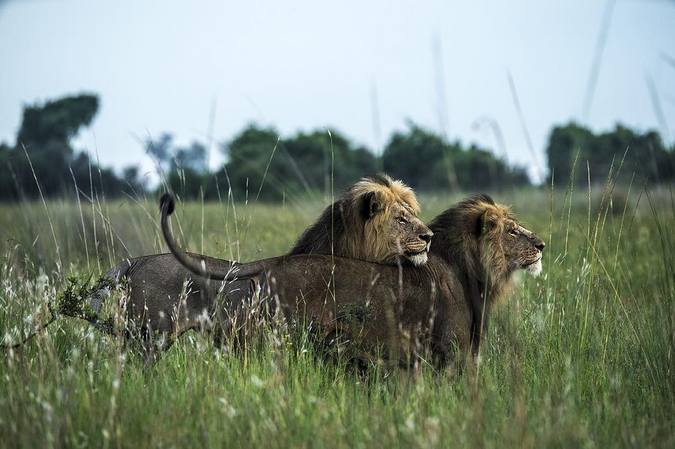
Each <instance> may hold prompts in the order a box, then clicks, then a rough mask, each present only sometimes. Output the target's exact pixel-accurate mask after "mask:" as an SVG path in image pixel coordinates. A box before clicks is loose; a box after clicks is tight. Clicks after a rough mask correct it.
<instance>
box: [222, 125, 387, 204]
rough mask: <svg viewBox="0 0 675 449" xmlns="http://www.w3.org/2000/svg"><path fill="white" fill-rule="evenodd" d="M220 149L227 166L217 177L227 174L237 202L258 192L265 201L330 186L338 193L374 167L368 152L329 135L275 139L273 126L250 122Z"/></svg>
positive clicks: (338, 135)
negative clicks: (267, 126)
mask: <svg viewBox="0 0 675 449" xmlns="http://www.w3.org/2000/svg"><path fill="white" fill-rule="evenodd" d="M222 148H223V151H224V153H225V155H226V157H227V164H226V166H225V167H224V168H223V169H222V170H221V172H220V173H219V174H218V179H219V180H222V179H225V171H227V174H228V175H229V179H230V182H231V185H232V189H233V192H234V193H235V195H236V198H238V199H244V198H246V197H249V198H255V197H257V196H258V192H260V198H262V199H266V200H279V199H281V198H282V197H284V196H286V197H289V196H293V195H298V194H302V193H303V192H324V193H326V194H327V193H328V192H329V190H330V188H331V185H332V187H333V189H334V191H335V192H339V191H340V190H341V189H342V188H344V187H345V186H346V185H347V184H349V183H352V182H354V181H356V180H357V179H358V178H360V177H362V176H364V175H367V174H370V173H373V172H374V171H375V169H376V160H375V156H374V155H373V154H372V153H371V152H370V151H368V150H367V149H365V148H363V147H355V146H354V145H353V144H352V143H351V142H350V141H349V139H348V138H347V137H345V136H344V135H342V134H341V133H339V132H335V131H332V132H330V133H329V132H327V131H325V130H316V131H312V132H310V133H302V132H300V133H297V134H296V135H294V136H291V137H289V138H286V139H283V140H280V139H279V137H278V133H277V131H276V130H274V129H273V128H262V127H259V126H257V125H255V124H251V125H249V126H247V127H246V128H245V129H244V130H243V131H242V132H241V133H239V134H238V135H236V136H235V137H234V138H233V139H232V140H231V141H230V142H228V143H226V144H224V145H223V146H222ZM331 181H332V184H331ZM263 182H264V185H263ZM261 186H262V188H261Z"/></svg>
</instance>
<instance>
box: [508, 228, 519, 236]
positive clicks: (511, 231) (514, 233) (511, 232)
mask: <svg viewBox="0 0 675 449" xmlns="http://www.w3.org/2000/svg"><path fill="white" fill-rule="evenodd" d="M509 235H512V236H514V237H518V232H517V231H516V230H515V229H511V230H510V231H509Z"/></svg>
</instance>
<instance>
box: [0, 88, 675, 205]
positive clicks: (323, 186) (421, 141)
mask: <svg viewBox="0 0 675 449" xmlns="http://www.w3.org/2000/svg"><path fill="white" fill-rule="evenodd" d="M98 109H99V99H98V97H97V96H96V95H92V94H82V95H77V96H68V97H64V98H60V99H56V100H51V101H47V102H45V103H38V104H32V105H27V106H25V107H24V110H23V116H22V120H21V125H20V128H19V131H18V133H17V137H16V143H15V144H14V145H13V146H10V145H9V144H5V143H3V144H0V167H1V169H2V172H3V173H5V175H4V176H2V177H0V200H4V201H20V200H31V199H36V198H39V196H40V195H43V196H44V197H49V198H52V197H67V196H72V195H73V193H74V192H75V191H76V189H77V192H78V194H79V195H85V196H91V195H94V196H98V197H102V196H105V197H107V198H112V197H117V196H120V195H123V194H128V195H133V196H137V195H142V194H146V193H154V192H153V190H164V189H171V190H173V191H175V192H177V193H178V194H180V195H181V196H183V197H184V198H201V197H204V198H205V199H213V198H217V197H218V196H220V195H224V194H228V193H229V192H231V193H232V194H233V195H234V197H235V199H238V200H244V199H247V198H251V199H252V198H258V199H262V200H267V201H279V200H283V199H285V198H291V197H294V196H297V195H303V194H307V193H315V192H324V193H325V192H329V191H331V190H333V191H335V192H338V191H339V190H340V189H342V188H344V187H345V186H347V185H348V184H350V183H352V182H354V181H355V180H357V179H358V178H360V177H362V176H364V175H368V174H372V173H375V172H378V171H384V172H387V173H389V174H390V175H391V176H393V177H395V178H401V179H404V180H405V181H406V182H407V183H408V184H409V185H411V186H412V187H413V188H415V189H417V190H420V191H432V190H465V191H477V190H490V191H495V190H500V189H509V188H516V187H522V186H527V185H530V179H529V178H528V176H527V173H526V170H525V168H524V167H520V166H517V165H512V164H509V163H507V161H506V160H504V159H503V158H500V157H497V156H495V155H494V153H492V152H491V151H489V150H487V149H485V148H480V147H478V146H475V145H470V146H464V145H463V144H462V143H461V142H459V141H454V142H449V141H447V139H445V138H443V137H442V136H440V135H438V134H436V133H434V132H432V131H430V130H428V129H425V128H423V127H420V126H418V125H416V124H414V123H412V122H409V123H408V124H407V127H406V129H405V130H404V131H398V132H395V133H394V134H393V135H392V136H391V137H390V138H389V141H388V142H387V144H386V145H385V147H384V149H383V151H382V154H381V155H379V156H376V155H375V154H374V153H373V152H372V151H371V150H369V149H368V148H366V147H364V146H362V145H358V144H355V143H354V142H352V141H351V140H350V139H349V138H348V137H347V136H345V135H343V134H341V133H339V132H336V131H334V130H330V131H329V130H325V129H322V130H314V131H311V132H298V133H296V134H294V135H291V136H287V137H280V136H279V133H278V132H277V131H276V130H275V129H274V128H271V127H263V126H259V125H256V124H249V125H248V126H246V127H245V128H244V129H243V130H241V131H240V132H239V133H238V134H237V135H235V136H234V137H233V138H232V139H230V140H228V141H225V142H223V143H221V144H220V145H218V150H219V151H221V152H222V153H223V154H224V155H225V162H224V163H223V164H222V166H221V167H220V168H219V169H217V170H214V171H212V170H210V169H209V166H208V149H207V146H206V145H205V144H204V143H202V142H197V141H195V142H193V143H191V144H190V145H187V146H180V145H177V144H176V143H175V142H174V140H173V137H172V136H171V134H169V133H165V134H162V135H160V136H159V137H158V138H155V139H147V140H146V141H145V142H144V150H145V151H146V153H147V154H148V155H150V156H151V157H152V158H153V159H154V160H155V162H156V163H157V166H158V167H159V168H160V171H161V173H162V180H163V182H162V184H161V185H160V186H158V187H156V188H151V187H149V186H148V185H147V183H146V182H145V181H144V179H143V178H142V176H141V175H140V170H139V168H138V167H137V166H133V165H132V166H128V167H125V168H124V169H122V170H121V172H115V171H114V170H112V169H110V168H104V167H101V166H100V164H98V163H97V162H96V161H95V160H92V158H90V157H89V156H88V155H87V153H85V152H83V151H77V150H76V149H75V148H73V144H72V140H73V138H74V137H75V136H76V135H77V134H78V133H79V132H80V130H82V129H83V128H84V127H86V126H88V125H89V124H90V123H91V122H92V120H93V119H94V117H95V116H96V113H97V112H98ZM627 148H629V151H628V152H626V151H625V150H626V149H627ZM674 154H675V150H674V149H673V148H670V149H669V148H666V147H665V145H664V143H663V142H662V140H661V138H660V137H659V135H658V133H656V132H654V131H648V132H646V133H644V134H641V133H639V132H636V131H633V130H630V129H628V128H626V127H623V126H620V125H619V126H617V127H616V129H615V130H613V131H611V132H608V133H603V134H597V135H596V134H594V133H593V132H591V131H590V130H588V129H586V128H584V127H582V126H580V125H577V124H574V123H570V124H568V125H565V126H558V127H555V128H554V129H553V131H552V133H551V135H550V139H549V142H548V145H547V149H546V155H547V159H548V169H549V174H550V176H552V177H553V179H554V182H556V183H558V184H560V183H568V182H570V181H573V182H575V183H583V182H587V181H586V180H587V177H588V176H587V171H588V170H590V172H591V174H592V176H593V179H596V180H597V179H602V178H603V177H604V176H606V175H607V174H608V173H609V172H610V170H611V169H612V167H613V168H614V169H616V168H617V167H618V165H619V163H621V162H622V164H623V166H622V173H623V174H624V176H626V177H627V176H632V174H633V173H635V174H636V175H637V176H639V177H640V178H641V179H642V180H643V181H644V182H650V183H657V182H668V181H672V180H673V178H675V156H674ZM582 166H583V167H585V168H586V170H582V169H581V167H582ZM36 181H37V182H36Z"/></svg>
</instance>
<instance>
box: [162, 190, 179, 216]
mask: <svg viewBox="0 0 675 449" xmlns="http://www.w3.org/2000/svg"><path fill="white" fill-rule="evenodd" d="M159 210H160V211H166V214H167V215H171V214H173V211H174V210H176V200H174V199H173V195H172V194H170V193H168V192H167V193H165V194H164V195H162V197H161V198H160V199H159Z"/></svg>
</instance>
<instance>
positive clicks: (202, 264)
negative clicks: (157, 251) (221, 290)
mask: <svg viewBox="0 0 675 449" xmlns="http://www.w3.org/2000/svg"><path fill="white" fill-rule="evenodd" d="M175 208H176V202H175V200H174V198H173V195H171V194H170V193H165V194H164V195H162V197H161V198H160V200H159V209H160V211H161V213H162V234H163V235H164V241H166V244H167V246H168V247H169V250H170V251H171V253H172V254H173V255H174V257H175V258H176V259H177V260H178V262H180V263H181V265H183V266H184V267H185V268H187V269H188V270H190V271H191V272H192V273H194V274H196V275H199V276H202V277H204V278H208V279H213V280H218V281H232V280H234V279H246V278H251V277H254V276H257V275H258V274H260V273H262V272H263V271H264V270H265V265H264V264H263V263H262V262H260V261H257V262H248V263H244V264H239V263H237V264H233V265H231V266H228V267H223V266H219V265H217V264H212V263H211V264H210V263H209V262H208V261H207V260H206V259H202V258H199V256H197V255H193V254H188V253H186V252H185V251H183V250H181V249H180V248H179V247H178V244H177V243H176V240H175V239H174V238H173V235H172V234H171V229H170V227H169V216H170V215H171V214H172V213H173V211H174V210H175Z"/></svg>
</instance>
